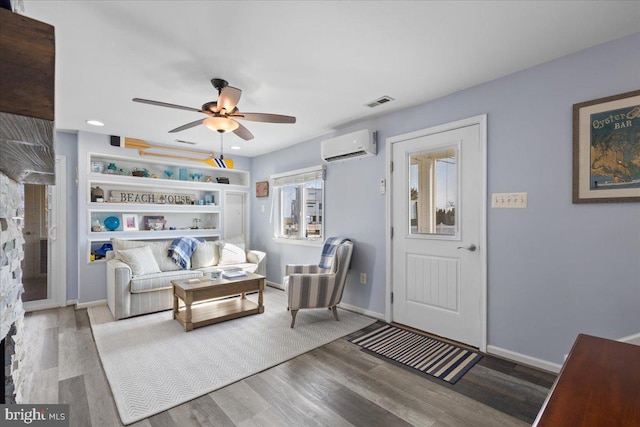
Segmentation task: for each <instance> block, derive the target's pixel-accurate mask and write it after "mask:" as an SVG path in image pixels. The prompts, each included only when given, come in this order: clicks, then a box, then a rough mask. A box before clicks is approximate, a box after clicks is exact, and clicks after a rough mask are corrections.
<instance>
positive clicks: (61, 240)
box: [24, 156, 67, 311]
mask: <svg viewBox="0 0 640 427" xmlns="http://www.w3.org/2000/svg"><path fill="white" fill-rule="evenodd" d="M55 171H56V172H55V173H56V184H55V185H54V186H53V191H52V194H51V195H50V201H49V203H50V204H51V212H52V213H53V215H52V217H51V218H49V220H50V221H51V223H50V224H49V230H47V233H48V236H47V238H48V239H49V240H51V236H52V235H53V236H54V237H55V240H53V242H52V243H49V244H47V250H48V251H49V253H48V254H47V260H48V261H47V263H48V265H47V299H43V300H38V301H29V302H25V303H24V309H25V311H35V310H45V309H48V308H55V307H64V306H65V305H66V303H67V200H66V198H67V157H66V156H56V168H55Z"/></svg>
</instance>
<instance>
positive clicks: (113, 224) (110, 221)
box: [104, 216, 120, 231]
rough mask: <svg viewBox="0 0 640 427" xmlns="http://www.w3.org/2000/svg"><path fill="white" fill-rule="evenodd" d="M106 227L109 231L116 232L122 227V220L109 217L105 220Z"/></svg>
mask: <svg viewBox="0 0 640 427" xmlns="http://www.w3.org/2000/svg"><path fill="white" fill-rule="evenodd" d="M104 226H105V227H106V228H107V230H109V231H115V230H116V229H117V228H118V227H120V220H119V219H118V217H115V216H108V217H106V218H105V219H104Z"/></svg>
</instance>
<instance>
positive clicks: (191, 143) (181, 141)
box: [176, 139, 196, 145]
mask: <svg viewBox="0 0 640 427" xmlns="http://www.w3.org/2000/svg"><path fill="white" fill-rule="evenodd" d="M176 142H179V143H180V144H187V145H196V143H195V142H191V141H184V140H182V139H176Z"/></svg>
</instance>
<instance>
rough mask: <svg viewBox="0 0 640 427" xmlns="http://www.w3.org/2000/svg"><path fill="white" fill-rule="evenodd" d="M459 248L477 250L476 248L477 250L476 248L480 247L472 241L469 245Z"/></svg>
mask: <svg viewBox="0 0 640 427" xmlns="http://www.w3.org/2000/svg"><path fill="white" fill-rule="evenodd" d="M458 249H466V250H468V251H469V252H473V251H475V250H476V249H478V248H477V246H476V245H474V244H473V243H472V244H470V245H469V246H458Z"/></svg>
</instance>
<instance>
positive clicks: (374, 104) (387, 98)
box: [365, 95, 395, 108]
mask: <svg viewBox="0 0 640 427" xmlns="http://www.w3.org/2000/svg"><path fill="white" fill-rule="evenodd" d="M391 101H395V99H393V98H392V97H390V96H388V95H385V96H382V97H380V98H378V99H376V100H375V101H372V102H370V103H368V104H365V105H366V106H367V107H371V108H373V107H377V106H378V105H382V104H386V103H387V102H391Z"/></svg>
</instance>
